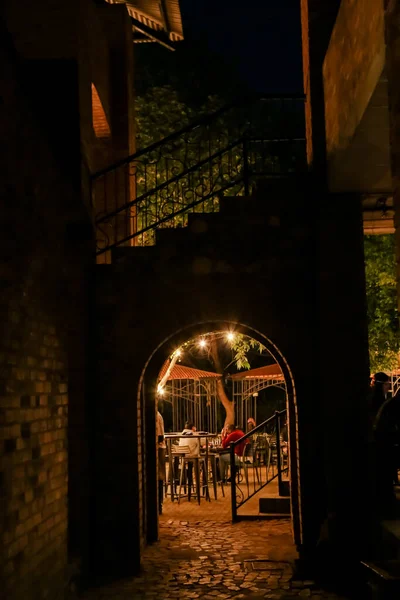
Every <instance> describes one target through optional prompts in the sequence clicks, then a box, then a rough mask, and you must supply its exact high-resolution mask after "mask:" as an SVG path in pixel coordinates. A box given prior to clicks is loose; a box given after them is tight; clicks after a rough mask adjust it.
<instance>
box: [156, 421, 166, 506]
mask: <svg viewBox="0 0 400 600" xmlns="http://www.w3.org/2000/svg"><path fill="white" fill-rule="evenodd" d="M156 444H157V455H158V456H157V458H158V513H159V514H160V515H161V514H162V505H163V499H164V481H165V449H166V443H165V439H164V419H163V417H162V414H161V413H160V411H157V417H156Z"/></svg>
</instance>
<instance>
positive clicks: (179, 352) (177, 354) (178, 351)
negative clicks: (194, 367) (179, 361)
mask: <svg viewBox="0 0 400 600" xmlns="http://www.w3.org/2000/svg"><path fill="white" fill-rule="evenodd" d="M175 354H176V356H181V354H182V351H181V349H180V348H178V350H176V352H175Z"/></svg>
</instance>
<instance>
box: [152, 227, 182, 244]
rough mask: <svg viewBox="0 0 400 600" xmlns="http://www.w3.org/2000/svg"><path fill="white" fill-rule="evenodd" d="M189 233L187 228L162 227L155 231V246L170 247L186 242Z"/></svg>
mask: <svg viewBox="0 0 400 600" xmlns="http://www.w3.org/2000/svg"><path fill="white" fill-rule="evenodd" d="M189 237H190V232H189V230H188V228H187V227H177V228H176V229H174V228H172V227H163V228H160V229H157V230H156V245H157V246H170V245H176V244H181V243H182V242H185V241H187V239H188V238H189Z"/></svg>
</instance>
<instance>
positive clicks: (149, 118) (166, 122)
mask: <svg viewBox="0 0 400 600" xmlns="http://www.w3.org/2000/svg"><path fill="white" fill-rule="evenodd" d="M222 104H223V103H222V100H220V99H219V98H218V97H216V96H209V97H208V98H207V100H206V101H205V103H204V104H203V105H202V106H200V107H193V106H190V105H189V104H187V103H185V102H182V101H181V100H180V98H179V94H178V92H177V91H176V90H175V89H174V88H173V87H172V86H170V85H165V86H160V87H151V88H148V89H147V90H146V91H145V92H144V93H143V94H142V95H139V96H137V97H136V100H135V113H136V115H135V116H136V127H137V129H136V142H137V149H138V150H140V149H141V148H146V147H147V146H150V145H151V144H153V143H154V142H158V141H159V140H161V139H163V138H164V137H166V136H168V135H170V134H171V133H174V132H175V131H178V130H179V129H182V128H183V127H186V126H187V125H189V124H190V123H191V122H193V121H194V120H195V119H198V118H199V117H201V116H202V115H205V114H208V113H210V112H213V111H215V110H217V109H218V108H220V107H221V106H222Z"/></svg>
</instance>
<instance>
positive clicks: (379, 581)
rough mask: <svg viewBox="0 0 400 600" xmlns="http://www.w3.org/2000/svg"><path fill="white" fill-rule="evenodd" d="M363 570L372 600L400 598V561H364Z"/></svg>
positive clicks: (362, 563)
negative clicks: (374, 599)
mask: <svg viewBox="0 0 400 600" xmlns="http://www.w3.org/2000/svg"><path fill="white" fill-rule="evenodd" d="M361 568H362V570H363V571H364V574H365V577H366V579H367V583H368V587H369V588H370V590H371V592H372V598H376V599H377V600H378V599H379V600H394V598H399V597H400V561H399V560H383V561H362V562H361Z"/></svg>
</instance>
